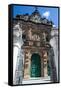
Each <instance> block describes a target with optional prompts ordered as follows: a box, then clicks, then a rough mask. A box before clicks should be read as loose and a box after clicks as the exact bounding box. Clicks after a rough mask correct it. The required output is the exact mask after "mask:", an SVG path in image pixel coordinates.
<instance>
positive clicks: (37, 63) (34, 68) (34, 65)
mask: <svg viewBox="0 0 61 90" xmlns="http://www.w3.org/2000/svg"><path fill="white" fill-rule="evenodd" d="M31 77H41V59H40V55H39V54H37V53H34V54H32V56H31Z"/></svg>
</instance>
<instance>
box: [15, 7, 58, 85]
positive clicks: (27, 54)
mask: <svg viewBox="0 0 61 90" xmlns="http://www.w3.org/2000/svg"><path fill="white" fill-rule="evenodd" d="M51 31H52V22H51V21H49V20H47V19H46V18H43V17H42V16H41V15H40V13H39V11H38V10H37V8H36V9H35V11H34V12H33V13H32V14H31V15H29V14H25V15H17V16H16V18H13V47H14V48H15V47H18V50H17V51H18V53H17V61H16V64H15V69H14V79H13V82H14V84H18V83H19V84H20V83H22V80H31V79H38V78H39V79H41V78H46V80H47V81H50V82H56V81H57V76H56V66H55V62H54V59H55V58H54V50H53V47H52V46H51V45H50V43H49V42H50V39H51ZM14 62H15V61H14ZM47 81H46V82H47Z"/></svg>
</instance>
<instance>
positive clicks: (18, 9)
mask: <svg viewBox="0 0 61 90" xmlns="http://www.w3.org/2000/svg"><path fill="white" fill-rule="evenodd" d="M34 10H35V7H34V6H19V5H18V6H17V5H14V6H13V17H15V16H16V15H18V14H19V15H20V14H26V13H28V14H29V15H30V14H32V12H34ZM38 11H39V13H40V14H41V16H42V17H43V16H44V17H46V18H47V19H48V20H52V21H53V23H54V26H55V27H57V28H58V8H51V7H42V6H41V7H38Z"/></svg>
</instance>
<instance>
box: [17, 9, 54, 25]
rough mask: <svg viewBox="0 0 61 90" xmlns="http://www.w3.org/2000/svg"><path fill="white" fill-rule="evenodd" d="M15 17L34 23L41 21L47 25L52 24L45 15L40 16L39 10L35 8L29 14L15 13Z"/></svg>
mask: <svg viewBox="0 0 61 90" xmlns="http://www.w3.org/2000/svg"><path fill="white" fill-rule="evenodd" d="M16 19H21V20H24V21H31V22H35V23H43V24H48V25H52V24H53V22H52V21H49V20H48V19H46V18H45V17H42V16H41V15H40V12H39V11H38V10H37V9H35V11H34V12H33V13H32V14H31V15H29V14H28V13H26V14H24V15H17V16H16Z"/></svg>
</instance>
